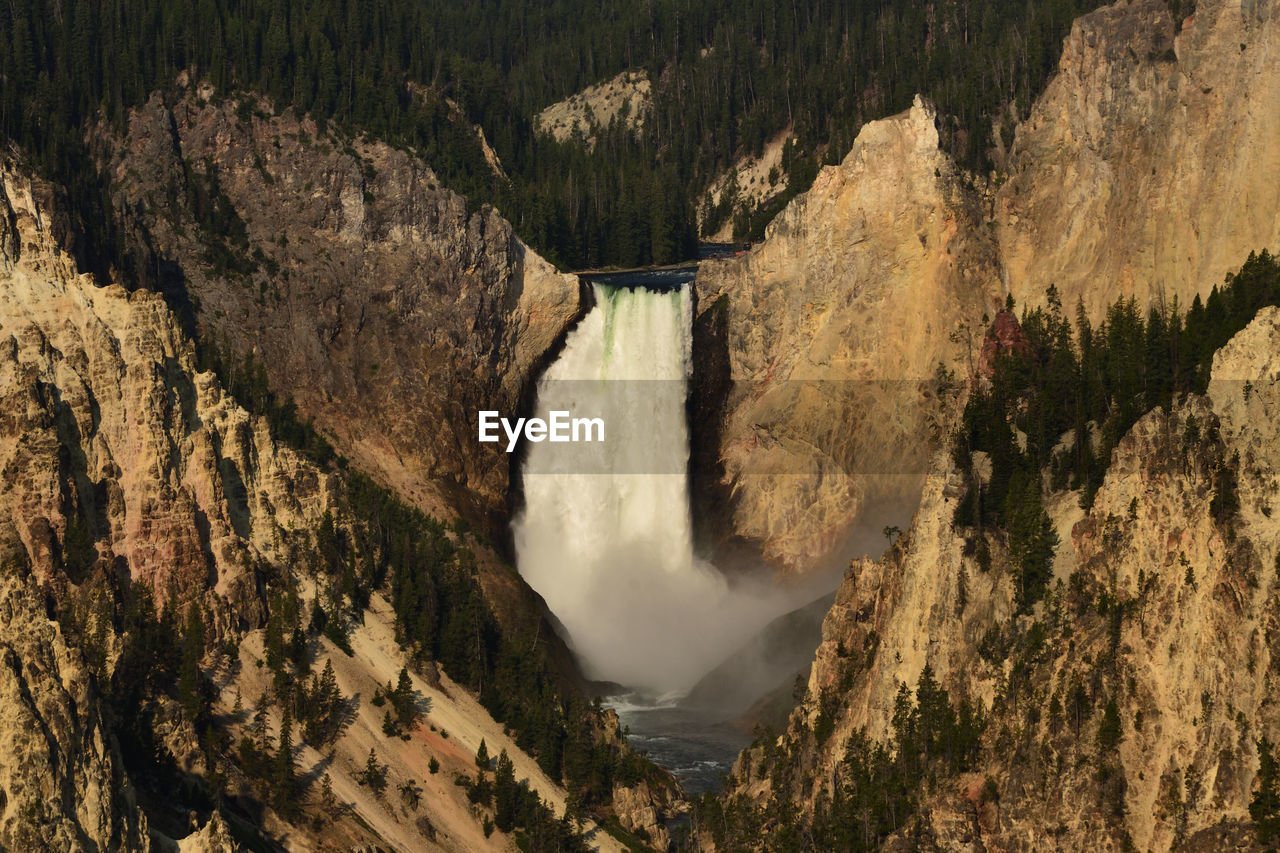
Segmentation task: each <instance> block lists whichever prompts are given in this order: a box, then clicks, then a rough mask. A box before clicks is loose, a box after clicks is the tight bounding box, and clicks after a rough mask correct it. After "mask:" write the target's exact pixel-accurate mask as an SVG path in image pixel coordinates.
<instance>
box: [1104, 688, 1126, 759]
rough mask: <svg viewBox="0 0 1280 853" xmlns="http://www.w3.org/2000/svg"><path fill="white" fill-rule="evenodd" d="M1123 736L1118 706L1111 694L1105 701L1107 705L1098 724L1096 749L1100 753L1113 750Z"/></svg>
mask: <svg viewBox="0 0 1280 853" xmlns="http://www.w3.org/2000/svg"><path fill="white" fill-rule="evenodd" d="M1123 738H1124V731H1123V729H1121V726H1120V707H1119V706H1118V705H1117V704H1116V700H1115V697H1114V696H1113V697H1112V698H1111V699H1109V700H1108V701H1107V707H1106V708H1105V709H1104V710H1103V712H1102V722H1101V723H1099V724H1098V751H1099V752H1102V753H1110V752H1114V751H1115V749H1116V747H1118V746H1119V745H1120V741H1121V740H1122V739H1123Z"/></svg>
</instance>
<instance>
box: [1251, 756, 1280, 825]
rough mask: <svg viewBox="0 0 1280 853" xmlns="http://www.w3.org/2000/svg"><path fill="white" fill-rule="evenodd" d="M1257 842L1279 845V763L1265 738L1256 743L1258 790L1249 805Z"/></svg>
mask: <svg viewBox="0 0 1280 853" xmlns="http://www.w3.org/2000/svg"><path fill="white" fill-rule="evenodd" d="M1249 816H1250V817H1251V818H1253V825H1254V830H1255V831H1256V832H1257V834H1258V842H1259V843H1260V844H1263V845H1273V846H1274V845H1280V761H1277V759H1276V754H1275V748H1274V745H1273V744H1272V743H1271V741H1269V740H1267V739H1266V738H1265V737H1264V738H1263V739H1262V740H1260V741H1258V790H1257V791H1256V792H1254V795H1253V801H1252V802H1251V803H1250V804H1249Z"/></svg>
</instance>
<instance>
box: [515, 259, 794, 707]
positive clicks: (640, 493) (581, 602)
mask: <svg viewBox="0 0 1280 853" xmlns="http://www.w3.org/2000/svg"><path fill="white" fill-rule="evenodd" d="M595 296H596V306H595V307H594V308H593V309H592V310H591V311H590V313H588V314H587V316H586V317H584V318H583V320H582V321H581V322H580V323H579V324H578V326H577V327H576V328H575V329H574V330H573V331H572V332H571V333H570V334H569V336H568V337H567V339H566V341H565V348H564V351H563V352H562V353H561V355H560V358H559V359H558V360H557V361H556V362H555V364H553V365H552V366H551V367H550V368H549V369H548V370H547V372H546V374H545V375H544V376H543V377H542V379H541V380H540V381H539V384H538V401H537V412H536V416H537V417H540V418H544V419H546V418H548V417H549V413H550V412H552V411H557V410H559V411H567V412H570V413H571V414H572V416H574V417H599V418H603V420H604V422H605V438H606V441H605V442H604V443H596V444H587V443H575V444H550V443H547V442H542V443H534V444H530V446H529V454H528V456H527V458H526V461H525V468H524V497H525V510H524V512H523V514H522V515H521V516H520V517H519V518H518V519H517V520H516V522H515V543H516V549H517V557H518V565H519V570H520V573H521V574H522V575H523V576H524V578H525V580H526V581H528V583H529V584H530V586H532V587H533V588H534V589H535V590H537V591H538V592H539V593H540V594H541V595H542V597H543V598H544V599H545V600H546V602H547V605H548V606H549V607H550V608H551V611H552V612H553V613H554V614H555V615H556V617H557V618H558V619H559V620H560V622H561V623H562V624H563V626H564V628H565V629H566V631H567V632H568V635H569V636H568V639H569V642H570V644H571V645H572V646H573V648H574V650H575V651H576V652H577V653H578V655H579V657H580V659H581V661H582V663H583V666H584V669H585V670H586V672H587V674H588V675H589V676H591V677H593V678H597V679H601V680H606V681H614V682H617V683H619V684H622V685H625V686H627V687H631V688H638V689H641V690H646V691H651V692H653V693H657V694H674V693H680V692H683V691H686V690H688V689H689V688H690V687H691V686H692V685H693V684H694V683H695V682H696V681H697V679H698V678H699V677H700V676H702V675H704V674H705V673H706V672H707V671H708V670H710V669H711V668H712V667H714V666H715V665H716V664H718V663H719V662H720V661H721V660H722V659H723V658H724V657H725V656H726V655H728V654H730V653H731V652H733V651H734V650H735V649H736V648H737V647H738V646H739V645H740V644H741V643H743V642H744V641H745V640H746V639H747V638H748V637H750V636H751V635H752V634H753V633H754V632H755V631H756V630H758V629H759V628H760V627H761V625H763V624H764V623H765V622H766V621H767V620H768V619H769V618H771V617H772V616H774V615H776V614H777V613H778V612H779V611H780V608H779V604H778V602H777V601H776V600H773V601H770V600H769V598H774V597H773V596H769V597H766V596H763V595H755V594H752V593H750V592H747V591H745V590H740V589H733V588H730V586H729V585H728V584H727V583H726V582H725V580H724V577H723V576H722V575H721V574H720V573H719V572H718V571H716V570H715V568H714V567H712V566H710V565H709V564H707V563H706V562H704V561H702V560H699V559H698V558H697V557H695V555H694V552H693V538H692V530H691V520H690V508H689V489H688V478H687V467H688V458H689V434H688V425H687V423H686V415H685V395H686V387H687V378H688V375H689V371H690V320H691V314H692V303H691V297H690V295H689V293H688V289H687V288H683V287H682V288H675V289H670V290H666V291H650V290H645V289H643V288H635V289H626V288H614V287H610V286H604V285H598V284H597V285H595Z"/></svg>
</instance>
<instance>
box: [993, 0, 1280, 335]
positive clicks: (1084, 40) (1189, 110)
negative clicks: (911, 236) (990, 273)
mask: <svg viewBox="0 0 1280 853" xmlns="http://www.w3.org/2000/svg"><path fill="white" fill-rule="evenodd" d="M1012 164H1013V165H1012V168H1011V174H1010V176H1009V180H1008V182H1007V183H1006V184H1005V185H1004V186H1003V187H1002V188H1001V189H1000V191H999V197H998V202H997V215H996V219H997V221H998V223H999V224H998V229H997V230H998V233H999V239H1000V247H1001V258H1002V260H1003V263H1004V267H1005V275H1006V283H1007V286H1008V287H1009V289H1010V290H1011V291H1012V293H1013V294H1014V296H1015V297H1017V298H1018V299H1019V300H1020V301H1022V302H1025V301H1028V300H1029V301H1031V302H1033V303H1034V302H1039V301H1041V300H1042V299H1043V297H1044V292H1045V290H1046V289H1047V288H1048V286H1049V285H1050V284H1056V285H1057V287H1058V289H1059V291H1060V292H1061V293H1062V298H1063V304H1064V305H1066V306H1067V307H1068V309H1071V310H1074V308H1075V305H1076V303H1077V300H1079V299H1083V300H1084V302H1085V305H1086V307H1087V308H1088V309H1089V310H1090V311H1091V312H1094V313H1095V316H1096V313H1097V312H1099V311H1101V310H1102V309H1104V308H1105V307H1106V306H1107V305H1109V304H1110V303H1111V302H1112V301H1113V300H1114V299H1115V297H1116V296H1119V295H1122V294H1123V295H1129V294H1132V295H1134V296H1136V297H1137V298H1138V300H1139V302H1140V303H1146V302H1149V301H1151V300H1154V299H1156V298H1159V297H1160V296H1161V295H1163V296H1164V297H1165V298H1166V299H1172V298H1173V297H1174V296H1178V297H1180V300H1181V302H1182V304H1183V305H1187V304H1189V303H1190V301H1191V297H1192V295H1193V294H1195V293H1200V294H1202V295H1203V294H1205V293H1207V292H1208V289H1209V288H1210V287H1211V286H1213V285H1214V284H1220V283H1221V282H1222V277H1223V275H1224V274H1226V273H1227V272H1228V271H1230V270H1232V269H1234V267H1235V266H1237V265H1238V264H1239V262H1240V259H1241V258H1243V257H1244V256H1246V255H1247V254H1248V253H1249V252H1250V251H1252V250H1254V249H1258V248H1261V247H1264V246H1265V247H1268V248H1272V249H1274V248H1276V246H1277V245H1278V244H1280V186H1278V185H1277V183H1276V182H1275V181H1274V180H1270V179H1268V178H1267V177H1266V176H1268V175H1274V174H1276V173H1277V171H1280V4H1278V3H1276V2H1274V0H1256V2H1255V0H1245V2H1239V0H1205V2H1199V3H1197V4H1195V12H1194V14H1192V15H1190V16H1189V17H1188V18H1186V19H1185V20H1184V21H1175V20H1174V18H1173V16H1171V15H1170V11H1169V6H1168V5H1167V4H1165V3H1163V2H1159V0H1135V2H1131V3H1117V4H1116V5H1114V6H1109V7H1106V8H1104V9H1101V10H1099V11H1097V12H1094V13H1092V14H1089V15H1086V16H1084V17H1082V18H1080V19H1079V20H1078V21H1077V22H1076V23H1075V25H1074V26H1073V27H1072V30H1071V34H1070V36H1069V37H1068V38H1067V39H1066V42H1065V44H1064V48H1063V54H1062V60H1061V62H1060V64H1059V72H1058V75H1057V76H1056V77H1055V78H1054V79H1053V80H1052V81H1051V82H1050V84H1049V86H1048V88H1047V89H1046V90H1045V92H1044V94H1043V95H1042V96H1041V97H1040V98H1039V99H1038V100H1037V102H1036V104H1035V106H1034V107H1033V108H1032V110H1031V115H1030V117H1029V118H1028V119H1027V121H1026V122H1024V123H1023V124H1022V126H1021V127H1019V129H1018V132H1017V138H1016V142H1015V144H1014V153H1013V157H1012Z"/></svg>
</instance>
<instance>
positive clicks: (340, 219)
mask: <svg viewBox="0 0 1280 853" xmlns="http://www.w3.org/2000/svg"><path fill="white" fill-rule="evenodd" d="M271 110H272V108H271V105H270V104H269V103H267V102H266V101H261V100H257V99H252V98H247V97H246V98H244V99H242V100H239V101H234V100H222V99H215V98H213V92H212V91H211V89H210V88H209V87H207V85H206V86H205V87H203V88H200V89H199V91H198V92H196V91H191V90H188V91H186V92H185V93H184V94H181V95H180V96H170V97H168V98H166V97H163V96H161V95H159V94H157V95H154V96H153V97H152V98H151V100H150V101H149V102H148V103H147V104H146V105H145V106H143V107H140V108H139V109H137V110H135V111H133V112H132V113H131V114H130V118H129V122H128V128H127V132H126V133H125V134H124V135H123V136H115V135H112V134H110V133H108V132H106V131H104V132H103V134H102V139H101V147H102V148H103V149H104V151H105V154H104V157H106V158H107V159H109V162H110V170H111V173H112V175H113V178H114V191H115V196H116V199H117V204H118V206H119V207H120V208H121V209H122V210H124V211H127V216H128V217H129V218H130V228H131V233H132V234H133V238H134V248H135V250H136V254H137V256H138V257H139V258H140V260H139V261H138V264H137V266H138V273H139V275H140V276H141V277H143V279H144V280H148V281H149V283H150V284H151V285H152V286H153V287H155V288H156V289H159V290H165V291H167V292H169V293H170V296H171V298H177V299H178V300H179V301H181V300H182V299H183V298H184V296H185V297H186V298H189V300H190V302H191V304H192V306H193V313H194V315H195V318H196V320H197V321H198V324H199V327H200V329H201V334H202V336H203V339H204V340H206V341H207V342H210V343H217V344H218V345H221V346H224V347H229V348H230V350H231V351H232V352H233V353H235V357H236V358H237V359H241V358H243V357H244V355H245V354H247V353H253V354H255V356H256V359H257V360H258V361H259V362H260V363H262V364H263V365H265V368H266V374H267V377H268V379H269V381H270V385H271V388H272V389H273V390H274V391H275V392H276V393H278V394H280V395H289V396H292V397H293V399H294V400H295V401H296V403H297V405H298V408H299V410H300V411H301V413H302V414H303V415H304V416H305V417H307V418H311V419H313V420H314V423H315V425H316V426H317V427H318V428H319V429H320V430H321V431H322V432H323V433H324V434H326V435H327V436H329V437H330V438H331V440H332V441H333V443H334V445H335V446H336V448H337V450H338V451H339V452H340V453H342V454H344V455H346V456H347V457H348V458H350V460H351V461H352V462H353V463H354V464H355V465H356V466H357V467H359V468H360V469H362V470H364V471H367V472H369V473H370V474H372V475H373V476H374V477H375V478H376V479H378V480H379V481H380V482H382V483H383V485H386V486H388V487H391V488H393V489H395V490H396V491H397V493H399V494H400V495H402V496H403V497H404V498H405V499H406V500H410V501H412V502H415V503H416V504H417V505H418V506H420V507H422V508H423V509H425V510H427V511H429V512H432V513H434V514H438V515H442V516H444V517H452V516H454V515H457V514H462V515H464V516H465V517H467V518H469V519H470V520H472V521H479V522H481V523H492V526H491V530H492V531H493V532H497V531H499V530H501V529H502V522H503V521H504V520H505V514H506V510H507V499H508V486H509V475H510V471H509V457H508V455H507V454H506V453H504V452H502V449H501V448H499V447H497V446H496V445H481V444H479V443H478V442H477V441H476V429H477V423H476V411H478V410H480V409H496V410H499V411H501V412H502V413H503V414H511V413H513V412H514V411H516V410H517V409H519V408H520V406H521V405H522V404H523V400H524V395H525V394H526V393H527V389H528V385H529V383H530V382H531V380H532V379H533V378H535V376H536V373H537V372H538V371H539V369H540V368H541V367H542V366H543V364H544V358H545V356H546V354H547V353H548V351H549V350H551V349H552V348H553V346H554V345H555V344H556V343H557V341H558V340H559V339H560V338H561V336H562V334H563V332H564V331H565V329H566V328H567V326H568V325H569V324H570V323H572V322H573V321H574V320H576V319H577V317H578V315H579V313H580V310H581V307H582V302H581V293H580V288H579V284H578V281H577V279H576V278H575V277H573V276H568V275H561V274H559V273H557V272H556V271H555V270H554V268H553V267H552V266H551V265H550V264H548V263H547V262H546V261H544V260H543V259H542V258H540V257H538V255H537V254H535V253H534V252H533V251H531V250H530V249H529V248H528V247H527V246H525V245H524V244H523V243H522V242H521V241H520V240H519V239H518V238H517V237H516V236H515V233H514V231H513V229H512V227H511V225H510V224H509V223H508V222H506V221H505V220H504V219H502V217H501V216H499V215H498V213H497V212H496V211H494V210H493V209H492V208H490V207H483V208H480V209H475V208H474V207H472V206H470V205H469V204H468V202H467V201H466V199H464V198H462V197H461V196H459V195H457V194H456V193H453V192H450V191H449V190H447V189H445V188H444V187H443V186H441V185H440V182H439V180H438V179H437V178H436V176H435V174H434V173H433V172H432V171H431V169H430V168H429V167H428V166H427V165H426V163H424V162H423V161H422V160H421V159H420V158H418V157H416V156H413V155H412V154H410V153H408V152H405V151H402V150H399V149H396V148H392V147H390V146H388V145H385V144H382V143H374V142H368V141H365V140H363V139H349V138H346V137H344V136H342V135H340V134H339V133H337V132H336V131H334V130H333V129H332V128H330V129H329V130H323V129H321V128H318V127H317V126H316V124H315V123H314V122H311V121H310V120H301V121H300V120H298V119H297V118H295V117H294V116H293V115H292V114H282V115H276V114H273V113H272V111H271Z"/></svg>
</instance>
